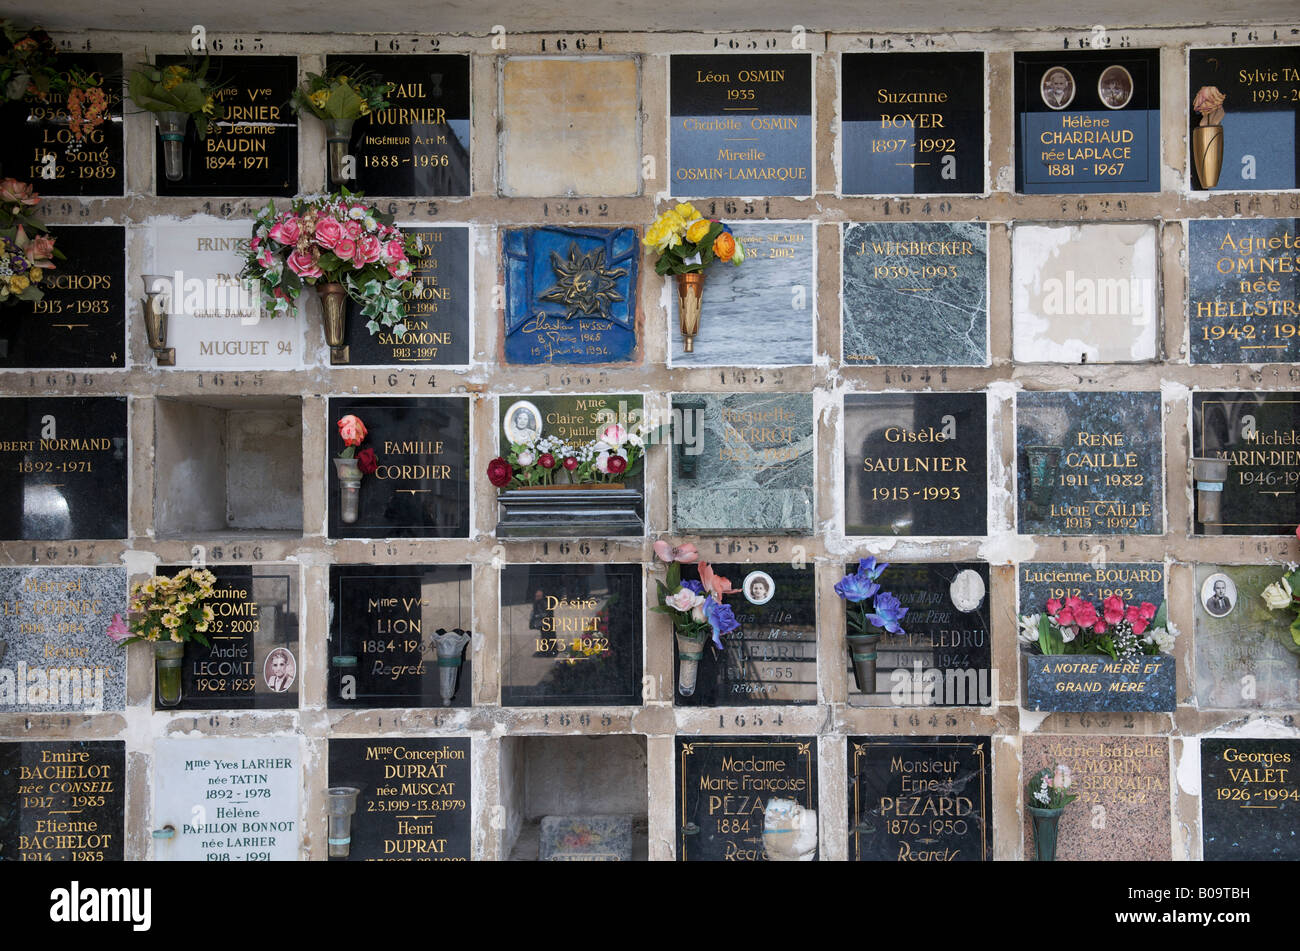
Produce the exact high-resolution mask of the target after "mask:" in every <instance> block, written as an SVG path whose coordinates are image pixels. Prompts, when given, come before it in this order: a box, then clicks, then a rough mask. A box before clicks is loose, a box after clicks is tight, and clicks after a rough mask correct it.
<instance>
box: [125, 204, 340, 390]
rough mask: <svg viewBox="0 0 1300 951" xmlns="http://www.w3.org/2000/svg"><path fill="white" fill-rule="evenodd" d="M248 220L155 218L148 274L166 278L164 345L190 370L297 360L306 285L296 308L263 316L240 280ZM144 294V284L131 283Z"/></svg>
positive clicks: (285, 364)
mask: <svg viewBox="0 0 1300 951" xmlns="http://www.w3.org/2000/svg"><path fill="white" fill-rule="evenodd" d="M252 229H253V222H252V221H247V220H245V221H224V220H222V219H219V218H211V217H207V216H197V217H194V218H187V219H186V220H184V221H174V220H155V221H154V222H153V226H152V234H151V237H152V240H153V247H152V248H151V249H150V250H149V251H148V252H147V253H146V257H145V260H146V261H152V262H153V263H152V264H151V265H149V266H148V267H147V269H146V273H149V274H156V275H161V276H163V277H166V278H168V279H169V281H170V282H171V286H170V290H171V306H170V307H169V308H168V314H169V317H168V322H167V346H169V347H175V348H176V367H177V368H178V369H189V370H196V369H202V370H266V369H295V368H297V367H300V366H302V349H303V332H302V320H303V318H302V316H301V311H302V309H303V303H304V301H305V300H306V298H307V297H308V296H309V295H314V294H315V291H314V290H312V289H311V288H304V289H303V296H302V297H301V298H299V302H298V303H299V313H298V315H297V316H292V315H293V313H294V312H293V311H290V316H281V317H275V318H271V317H268V316H266V312H265V309H264V308H262V307H261V305H260V303H259V299H258V295H257V294H256V293H255V292H253V291H251V290H248V289H246V288H245V287H244V286H243V283H242V282H241V281H240V279H239V272H240V270H242V268H243V266H244V258H243V250H244V249H245V248H246V247H247V246H248V241H249V239H250V238H251V237H252ZM136 289H137V290H139V292H140V293H141V294H143V292H144V288H143V285H141V286H140V287H138V288H136Z"/></svg>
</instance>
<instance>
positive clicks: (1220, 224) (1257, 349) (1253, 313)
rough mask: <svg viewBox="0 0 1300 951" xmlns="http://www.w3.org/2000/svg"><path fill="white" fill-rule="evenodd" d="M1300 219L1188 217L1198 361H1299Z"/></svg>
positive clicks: (1190, 303) (1190, 316) (1190, 309)
mask: <svg viewBox="0 0 1300 951" xmlns="http://www.w3.org/2000/svg"><path fill="white" fill-rule="evenodd" d="M1297 275H1300V219H1296V218H1230V219H1229V218H1218V219H1200V220H1194V221H1189V222H1188V252H1187V278H1188V290H1187V321H1188V326H1189V331H1188V332H1189V336H1190V338H1191V362H1192V363H1296V362H1300V277H1298V276H1297Z"/></svg>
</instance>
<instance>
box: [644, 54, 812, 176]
mask: <svg viewBox="0 0 1300 951" xmlns="http://www.w3.org/2000/svg"><path fill="white" fill-rule="evenodd" d="M668 71H669V83H670V85H669V107H668V111H669V120H668V127H669V140H670V142H671V160H672V173H671V174H672V183H671V186H670V188H671V191H672V194H674V195H680V196H683V197H695V196H705V195H749V196H763V195H811V194H812V180H813V169H812V140H813V125H812V57H810V56H808V55H806V54H800V53H795V54H790V53H752V54H737V55H728V54H722V55H717V54H709V53H704V54H684V55H681V54H679V55H676V56H672V57H670V61H669V67H668Z"/></svg>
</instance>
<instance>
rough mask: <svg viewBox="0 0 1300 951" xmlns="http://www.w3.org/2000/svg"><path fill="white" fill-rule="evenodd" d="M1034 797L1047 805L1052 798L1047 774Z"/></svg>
mask: <svg viewBox="0 0 1300 951" xmlns="http://www.w3.org/2000/svg"><path fill="white" fill-rule="evenodd" d="M1034 798H1035V799H1037V800H1038V801H1039V802H1041V803H1043V805H1046V804H1047V801H1048V800H1049V799H1050V798H1051V797H1050V796H1049V795H1048V792H1047V777H1046V776H1044V777H1043V782H1042V785H1041V786H1039V787H1038V792H1036V793H1034Z"/></svg>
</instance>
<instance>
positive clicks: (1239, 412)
mask: <svg viewBox="0 0 1300 951" xmlns="http://www.w3.org/2000/svg"><path fill="white" fill-rule="evenodd" d="M1192 445H1193V455H1194V457H1195V458H1198V459H1217V460H1223V461H1224V462H1226V463H1227V472H1226V478H1225V479H1224V480H1223V481H1222V482H1220V483H1217V485H1218V488H1217V489H1212V488H1207V487H1208V486H1211V485H1214V483H1213V482H1211V481H1210V480H1208V479H1206V478H1204V477H1202V476H1196V477H1195V478H1196V487H1197V489H1198V491H1197V492H1196V493H1195V498H1196V531H1197V532H1201V533H1205V534H1221V535H1290V534H1291V533H1292V532H1294V531H1295V527H1296V522H1297V521H1298V520H1300V393H1294V392H1288V393H1222V392H1219V393H1212V392H1206V393H1193V394H1192ZM1210 492H1215V493H1216V494H1217V495H1218V497H1219V498H1218V502H1219V504H1218V512H1217V513H1214V512H1213V510H1212V509H1210V510H1207V509H1206V506H1205V504H1204V503H1205V502H1206V501H1208V500H1207V499H1205V498H1203V497H1204V496H1207V495H1209V493H1210ZM1207 519H1209V521H1207Z"/></svg>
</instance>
